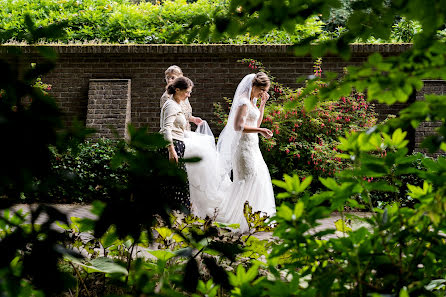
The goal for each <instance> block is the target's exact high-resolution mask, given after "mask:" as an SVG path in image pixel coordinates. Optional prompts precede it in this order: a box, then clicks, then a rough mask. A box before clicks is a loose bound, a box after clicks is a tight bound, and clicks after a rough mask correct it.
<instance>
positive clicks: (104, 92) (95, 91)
mask: <svg viewBox="0 0 446 297" xmlns="http://www.w3.org/2000/svg"><path fill="white" fill-rule="evenodd" d="M130 90H131V82H130V80H129V79H91V80H90V82H89V88H88V105H87V118H86V126H87V127H88V128H93V129H95V130H96V131H97V133H96V135H95V136H96V137H97V136H100V137H106V138H127V137H128V135H127V129H125V127H127V125H128V123H130V119H131V118H130V112H131V92H130Z"/></svg>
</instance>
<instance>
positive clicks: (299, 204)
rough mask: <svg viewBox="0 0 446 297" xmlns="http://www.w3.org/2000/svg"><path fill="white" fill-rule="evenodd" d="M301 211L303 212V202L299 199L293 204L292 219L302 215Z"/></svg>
mask: <svg viewBox="0 0 446 297" xmlns="http://www.w3.org/2000/svg"><path fill="white" fill-rule="evenodd" d="M303 212H304V203H303V202H302V201H299V202H297V203H296V205H295V206H294V211H293V216H292V218H293V220H297V219H299V218H300V217H301V216H302V214H303Z"/></svg>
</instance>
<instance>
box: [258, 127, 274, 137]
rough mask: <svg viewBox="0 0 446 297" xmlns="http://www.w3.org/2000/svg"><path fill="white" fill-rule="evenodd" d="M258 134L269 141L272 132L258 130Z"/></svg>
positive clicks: (262, 129)
mask: <svg viewBox="0 0 446 297" xmlns="http://www.w3.org/2000/svg"><path fill="white" fill-rule="evenodd" d="M260 134H262V135H263V137H265V138H266V139H270V138H271V137H273V132H272V131H271V130H270V129H266V128H260Z"/></svg>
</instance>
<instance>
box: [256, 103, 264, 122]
mask: <svg viewBox="0 0 446 297" xmlns="http://www.w3.org/2000/svg"><path fill="white" fill-rule="evenodd" d="M262 103H263V102H262ZM259 111H260V116H259V119H258V120H257V127H260V125H261V124H262V121H263V113H264V112H265V104H260V107H259Z"/></svg>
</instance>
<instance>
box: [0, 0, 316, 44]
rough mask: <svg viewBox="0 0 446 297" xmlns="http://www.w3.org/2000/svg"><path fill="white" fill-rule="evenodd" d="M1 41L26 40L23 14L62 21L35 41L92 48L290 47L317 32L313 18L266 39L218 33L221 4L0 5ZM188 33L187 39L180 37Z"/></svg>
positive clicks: (40, 1) (180, 0)
mask: <svg viewBox="0 0 446 297" xmlns="http://www.w3.org/2000/svg"><path fill="white" fill-rule="evenodd" d="M0 5H2V7H4V9H2V10H1V11H0V28H2V29H3V30H2V31H0V33H2V34H1V40H2V41H3V42H4V41H11V40H12V41H18V42H21V41H25V40H26V38H27V33H26V26H25V23H24V19H23V15H25V14H26V13H28V12H32V15H33V18H34V21H35V25H36V27H39V26H48V25H50V24H59V23H60V21H61V20H63V21H64V22H66V24H67V25H66V26H65V27H64V32H65V35H64V36H63V37H57V38H55V37H52V36H48V35H45V34H40V36H39V37H41V38H39V39H38V41H39V42H63V43H67V42H96V43H98V42H99V43H121V44H126V43H142V44H160V43H161V44H162V43H211V42H212V43H215V42H218V43H232V44H245V43H249V44H258V43H265V44H269V43H295V42H299V41H301V40H302V39H304V38H307V37H310V36H313V35H314V34H317V33H320V32H321V31H322V29H321V28H322V25H323V23H322V22H321V21H320V20H319V19H318V17H313V18H310V19H308V20H307V21H306V22H305V24H297V25H295V26H294V28H292V29H288V28H287V30H285V29H280V30H276V29H274V30H272V31H271V32H266V33H265V34H260V35H259V34H251V33H246V34H244V35H240V36H231V35H230V34H219V33H218V31H217V28H219V27H220V26H221V25H220V23H219V22H218V21H216V22H214V21H212V20H213V18H217V19H218V17H219V16H220V15H223V14H226V13H228V4H227V1H224V0H199V1H193V2H191V3H190V2H187V1H185V0H175V1H163V2H162V3H161V4H160V3H150V2H140V3H132V2H130V1H127V0H119V1H114V2H110V1H105V0H101V1H92V0H86V1H74V0H64V1H59V2H57V4H56V3H55V2H54V1H47V0H34V1H6V0H3V1H0ZM185 32H187V33H188V34H184V33H185Z"/></svg>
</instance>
